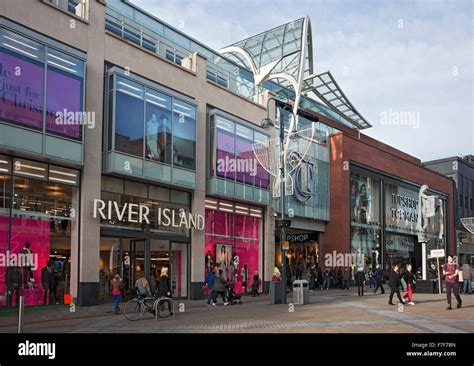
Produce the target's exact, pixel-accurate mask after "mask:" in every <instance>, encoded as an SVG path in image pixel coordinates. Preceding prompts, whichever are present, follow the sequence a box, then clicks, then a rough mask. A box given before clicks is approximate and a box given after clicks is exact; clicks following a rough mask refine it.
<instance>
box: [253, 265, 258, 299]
mask: <svg viewBox="0 0 474 366" xmlns="http://www.w3.org/2000/svg"><path fill="white" fill-rule="evenodd" d="M259 288H260V277H259V275H258V271H255V274H254V275H253V283H252V296H253V297H255V296H260V294H259V292H258V289H259Z"/></svg>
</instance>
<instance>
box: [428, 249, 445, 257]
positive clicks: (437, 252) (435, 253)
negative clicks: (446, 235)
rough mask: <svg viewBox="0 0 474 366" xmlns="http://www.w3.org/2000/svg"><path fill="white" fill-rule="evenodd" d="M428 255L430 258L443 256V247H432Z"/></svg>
mask: <svg viewBox="0 0 474 366" xmlns="http://www.w3.org/2000/svg"><path fill="white" fill-rule="evenodd" d="M430 256H431V258H444V249H432V250H430Z"/></svg>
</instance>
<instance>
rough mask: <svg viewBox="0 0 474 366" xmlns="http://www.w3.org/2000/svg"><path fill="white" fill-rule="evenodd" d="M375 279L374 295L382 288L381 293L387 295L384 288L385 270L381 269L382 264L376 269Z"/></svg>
mask: <svg viewBox="0 0 474 366" xmlns="http://www.w3.org/2000/svg"><path fill="white" fill-rule="evenodd" d="M374 279H375V284H376V285H375V291H374V294H376V293H377V290H378V289H379V288H380V291H381V292H382V295H383V294H384V293H385V289H384V288H383V283H382V282H383V270H382V268H380V264H377V267H376V269H375V273H374Z"/></svg>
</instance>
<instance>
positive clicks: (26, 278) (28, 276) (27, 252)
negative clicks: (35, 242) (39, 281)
mask: <svg viewBox="0 0 474 366" xmlns="http://www.w3.org/2000/svg"><path fill="white" fill-rule="evenodd" d="M21 254H23V255H24V256H28V257H29V260H30V261H31V260H32V259H33V251H32V250H31V244H30V242H28V241H27V242H26V243H25V246H24V248H23V249H22V251H21ZM30 263H31V262H30ZM32 280H33V271H32V269H31V266H29V265H25V266H24V267H23V285H24V288H25V290H26V289H28V288H29V286H28V284H29V283H30V282H31V281H32ZM33 281H34V280H33Z"/></svg>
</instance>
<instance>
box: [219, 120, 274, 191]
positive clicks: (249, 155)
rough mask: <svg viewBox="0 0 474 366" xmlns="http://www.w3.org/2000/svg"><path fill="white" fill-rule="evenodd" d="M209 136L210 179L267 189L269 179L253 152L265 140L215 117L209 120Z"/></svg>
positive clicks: (265, 138) (237, 125)
mask: <svg viewBox="0 0 474 366" xmlns="http://www.w3.org/2000/svg"><path fill="white" fill-rule="evenodd" d="M211 136H212V137H213V138H212V139H211V144H212V145H211V157H210V162H211V169H210V172H211V176H217V177H220V178H225V179H227V180H230V181H235V182H240V183H243V184H246V185H250V186H256V187H258V188H263V189H268V187H269V184H270V175H269V174H268V172H267V171H266V170H265V169H264V168H263V167H262V166H261V165H260V163H259V162H258V160H257V159H256V158H255V155H254V151H253V144H254V143H257V142H262V141H266V140H267V139H268V136H266V135H264V134H261V133H259V132H257V131H256V130H254V129H252V128H250V127H246V126H243V125H241V124H239V123H236V122H233V121H231V120H229V119H227V118H224V117H222V116H218V115H212V116H211Z"/></svg>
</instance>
